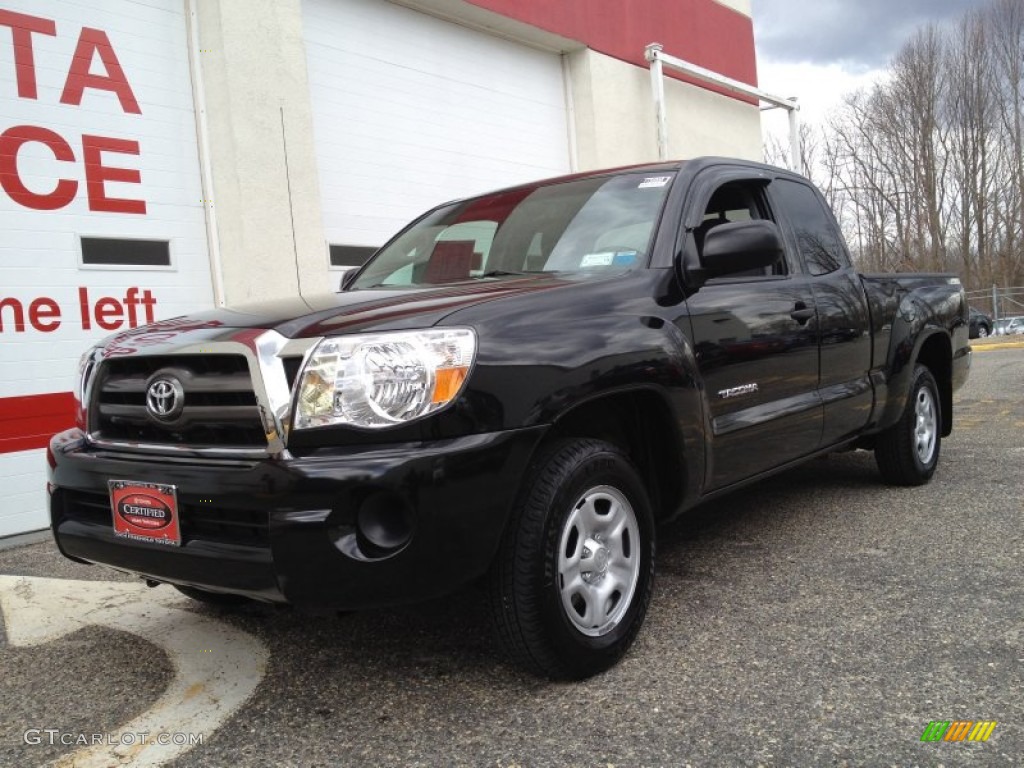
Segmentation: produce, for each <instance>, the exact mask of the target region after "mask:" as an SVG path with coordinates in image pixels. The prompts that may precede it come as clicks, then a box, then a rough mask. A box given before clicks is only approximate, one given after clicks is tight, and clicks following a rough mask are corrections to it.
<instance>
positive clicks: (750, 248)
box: [702, 219, 782, 277]
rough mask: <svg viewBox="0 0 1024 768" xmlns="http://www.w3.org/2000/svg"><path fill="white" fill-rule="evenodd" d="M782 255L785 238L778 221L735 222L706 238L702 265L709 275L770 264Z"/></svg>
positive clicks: (719, 227)
mask: <svg viewBox="0 0 1024 768" xmlns="http://www.w3.org/2000/svg"><path fill="white" fill-rule="evenodd" d="M781 256H782V237H781V236H780V235H779V228H778V227H777V226H776V224H775V222H774V221H766V220H764V219H756V220H754V221H734V222H730V223H728V224H721V225H719V226H717V227H715V228H714V229H712V230H710V231H709V232H708V234H707V236H706V237H705V238H704V254H703V257H702V262H703V264H702V266H703V267H704V269H705V271H706V272H707V273H708V275H707V276H708V277H719V276H722V275H728V274H730V273H733V272H745V271H747V270H748V269H761V268H763V267H769V266H771V265H772V264H774V263H775V262H776V261H778V260H779V258H781Z"/></svg>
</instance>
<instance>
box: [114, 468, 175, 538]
mask: <svg viewBox="0 0 1024 768" xmlns="http://www.w3.org/2000/svg"><path fill="white" fill-rule="evenodd" d="M107 485H108V486H109V488H110V508H111V511H112V512H113V515H114V533H115V535H117V536H120V537H121V538H123V539H128V540H130V541H142V542H147V543H152V544H167V545H170V546H174V547H177V546H181V526H180V525H179V520H178V495H177V488H176V487H175V486H173V485H163V484H162V483H140V482H135V481H134V480H109V481H108V482H107Z"/></svg>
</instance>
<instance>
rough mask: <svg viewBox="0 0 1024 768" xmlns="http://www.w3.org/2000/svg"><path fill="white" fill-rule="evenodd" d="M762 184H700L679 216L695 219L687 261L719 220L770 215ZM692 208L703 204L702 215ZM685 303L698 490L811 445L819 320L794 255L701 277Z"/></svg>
mask: <svg viewBox="0 0 1024 768" xmlns="http://www.w3.org/2000/svg"><path fill="white" fill-rule="evenodd" d="M698 179H699V177H698ZM765 184H766V180H765V179H751V180H731V181H726V182H724V183H721V184H720V185H718V186H716V187H713V189H709V193H710V196H709V197H706V199H705V201H704V202H703V203H702V202H701V201H700V200H699V199H698V200H696V201H691V203H688V205H687V208H688V212H687V213H686V214H685V216H686V222H687V223H688V224H693V222H694V221H695V220H697V219H696V217H697V216H698V215H699V217H700V218H699V220H700V223H699V224H696V225H695V226H687V227H686V233H685V235H684V237H685V238H686V241H685V242H684V244H683V247H684V248H686V249H690V250H689V252H687V253H686V254H685V258H686V259H688V260H690V261H689V262H688V263H693V261H692V260H693V259H698V260H699V259H700V257H701V251H702V248H703V242H704V237H705V235H706V234H707V232H709V231H710V230H711V229H712V228H714V227H716V226H718V225H719V224H722V223H725V222H731V221H741V220H744V219H771V220H774V216H773V214H772V211H771V208H770V206H769V201H768V199H767V198H766V195H765ZM700 188H702V187H701V185H695V189H700ZM706 194H707V193H706ZM692 205H696V206H701V205H703V214H700V209H699V208H698V210H697V211H694V210H693V209H692ZM686 303H687V307H688V309H689V318H688V323H689V325H690V329H689V330H690V333H689V334H688V335H689V336H690V338H691V339H692V342H693V346H694V351H695V354H696V359H697V365H698V369H699V371H700V374H701V376H702V377H703V381H704V387H705V398H706V403H707V408H708V416H709V422H710V423H709V424H708V427H709V429H710V432H711V434H710V439H709V440H708V445H709V446H710V448H709V451H708V454H707V470H706V471H707V475H706V478H705V480H706V483H705V488H706V489H707V490H714V489H717V488H722V487H724V486H727V485H729V484H731V483H734V482H737V481H739V480H743V479H745V478H748V477H751V476H752V475H755V474H757V473H758V472H762V471H764V470H768V469H771V468H773V467H777V466H779V465H782V464H785V463H786V462H788V461H790V460H792V459H796V458H798V457H800V456H804V455H806V454H808V453H811V452H812V451H814V450H815V449H816V448H817V447H818V444H819V441H820V437H821V428H822V409H821V401H820V399H819V397H818V391H817V386H818V326H817V322H816V316H815V305H814V293H813V291H812V288H811V285H810V280H809V277H808V275H807V274H806V273H804V272H803V270H802V269H801V267H800V262H799V260H798V259H795V258H793V254H787V256H786V257H785V258H784V259H780V260H779V261H778V262H777V263H776V264H775V265H774V266H772V267H766V268H764V269H762V270H756V271H755V272H754V273H743V274H731V275H726V276H723V277H717V278H714V279H711V280H708V281H707V282H706V283H704V285H702V286H701V287H700V289H699V290H698V291H697V292H696V293H694V294H692V295H690V296H689V297H688V298H687V300H686ZM681 320H682V318H681ZM684 332H685V331H684Z"/></svg>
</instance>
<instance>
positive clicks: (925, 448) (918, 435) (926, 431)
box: [914, 388, 938, 464]
mask: <svg viewBox="0 0 1024 768" xmlns="http://www.w3.org/2000/svg"><path fill="white" fill-rule="evenodd" d="M914 413H915V416H916V419H915V424H914V440H915V442H916V448H917V458H918V459H919V460H920V462H921V463H922V464H928V462H930V461H931V460H932V456H933V455H934V454H935V437H936V434H937V433H938V416H937V414H936V410H935V398H934V397H932V393H931V390H929V389H928V388H922V389H921V390H920V391H919V392H918V393H917V399H916V402H915V404H914Z"/></svg>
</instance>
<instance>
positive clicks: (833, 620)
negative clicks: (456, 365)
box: [0, 348, 1024, 768]
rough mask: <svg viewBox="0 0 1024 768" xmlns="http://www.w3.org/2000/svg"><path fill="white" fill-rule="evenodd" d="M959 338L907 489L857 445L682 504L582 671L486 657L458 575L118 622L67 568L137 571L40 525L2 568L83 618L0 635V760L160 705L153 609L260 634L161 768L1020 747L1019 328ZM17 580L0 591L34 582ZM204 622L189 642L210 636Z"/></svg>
mask: <svg viewBox="0 0 1024 768" xmlns="http://www.w3.org/2000/svg"><path fill="white" fill-rule="evenodd" d="M974 357H975V360H974V369H973V371H972V373H971V377H970V380H969V382H968V384H967V386H966V387H965V388H964V389H963V390H961V392H959V393H958V395H957V398H956V416H955V430H954V433H953V435H952V436H951V437H950V438H948V439H947V440H945V441H944V442H943V444H942V457H941V462H940V467H939V470H938V472H937V474H936V476H935V478H934V479H933V481H932V482H931V483H930V484H929V485H927V486H925V487H923V488H914V489H895V488H890V487H886V486H883V485H882V484H881V482H880V480H879V476H878V473H877V470H876V468H875V465H874V460H873V457H872V456H871V455H870V454H868V453H864V452H853V453H845V454H839V455H834V456H830V457H828V458H825V459H820V460H816V461H813V462H811V463H809V464H807V465H805V466H803V467H801V468H799V469H796V470H793V471H790V472H787V473H786V474H784V475H781V476H778V477H776V478H774V479H771V480H768V481H765V482H762V483H760V484H758V485H756V486H752V487H750V488H748V489H746V490H743V491H740V492H737V493H735V494H733V495H732V496H729V497H727V498H724V499H722V500H720V501H718V502H715V503H713V504H709V505H707V506H705V507H703V508H701V509H699V510H697V511H696V512H694V513H693V514H692V515H691V516H689V517H687V518H686V519H685V520H683V521H682V522H680V523H678V524H676V525H674V526H673V527H671V528H669V529H667V530H663V531H662V532H661V535H660V539H659V542H658V566H657V582H656V587H655V595H654V600H653V602H652V606H651V611H650V614H649V616H648V619H647V623H646V625H645V627H644V630H643V631H642V633H641V635H640V638H639V640H638V642H637V644H636V646H635V647H634V649H633V650H632V651H631V653H630V654H629V655H628V656H627V657H626V659H625V660H624V661H623V662H622V663H621V664H620V665H619V666H617V667H616V668H614V669H612V670H611V671H609V672H607V673H605V674H603V675H600V676H598V677H596V678H594V679H591V680H588V681H586V682H582V683H573V684H567V683H550V682H547V681H544V680H540V679H537V678H534V677H530V676H528V675H525V674H522V673H520V672H518V671H517V670H516V669H514V668H511V667H509V666H508V665H506V664H505V663H504V661H503V660H502V659H501V658H500V657H499V656H498V655H497V654H496V651H495V649H494V647H493V645H492V643H491V640H490V637H489V635H488V630H487V622H486V613H485V611H484V609H483V607H482V598H481V595H480V594H478V593H477V592H476V591H474V590H472V589H470V590H467V591H466V592H465V593H463V594H460V595H458V596H456V597H454V598H451V599H448V600H444V601H438V602H434V603H430V604H427V605H420V606H416V607H411V608H405V609H401V610H388V611H371V612H365V613H357V614H349V615H344V616H339V617H334V616H330V617H312V616H304V615H302V614H298V613H295V612H293V611H290V610H287V609H275V608H272V607H269V606H257V605H254V606H252V607H249V608H246V609H244V610H242V611H240V612H237V613H234V614H231V613H221V612H218V611H216V610H213V609H210V608H206V607H202V606H198V605H194V604H190V603H188V602H186V601H184V599H183V600H182V601H181V602H180V603H174V604H173V607H171V608H167V607H165V606H164V603H161V602H159V601H154V602H153V603H152V605H150V606H149V607H148V608H146V609H145V610H142V611H139V610H136V614H137V616H136V618H134V619H132V620H131V621H134V622H136V623H134V624H132V623H131V622H129V621H128V620H127V619H124V620H120V619H119V620H118V621H120V623H118V621H115V620H113V619H110V618H104V616H112V615H114V614H112V613H111V611H112V610H113V609H114V607H116V606H114V605H113V604H114V603H115V602H117V601H116V600H115V599H114V598H105V597H102V595H100V597H99V598H97V597H96V595H94V594H92V593H91V592H90V590H89V585H85V587H82V586H81V585H75V583H74V582H70V581H69V582H66V583H65V582H63V580H90V581H115V582H123V583H124V584H125V585H126V588H127V587H129V586H131V585H133V584H134V583H135V582H133V580H130V579H128V578H127V577H124V576H121V575H118V574H116V573H113V572H108V571H106V570H105V569H100V568H97V567H87V566H83V565H77V564H75V563H72V562H69V561H66V560H64V559H62V558H61V557H60V555H59V554H58V553H57V551H56V548H55V547H54V546H53V544H52V543H50V542H49V541H42V542H38V543H30V544H27V545H25V546H21V547H16V548H11V549H6V550H3V551H0V574H7V575H15V576H32V577H43V579H44V581H39V582H33V583H35V584H37V585H45V586H46V588H47V589H52V590H61V589H66V593H67V597H66V598H65V599H64V602H63V603H62V604H61V606H59V607H55V611H59V612H60V613H61V616H58V617H56V618H55V619H54V621H58V620H62V619H61V617H62V616H63V615H64V614H67V615H68V616H74V615H77V616H78V619H76V620H78V621H79V623H77V624H69V625H68V626H67V627H64V628H63V629H61V630H60V633H57V634H54V635H53V638H52V639H48V640H47V639H45V638H44V639H43V640H42V641H39V642H36V644H26V643H25V642H22V641H19V642H18V643H17V644H15V643H14V642H13V641H12V638H15V637H16V633H15V632H14V631H13V630H12V627H11V626H7V629H6V631H0V765H3V766H31V765H41V764H46V763H48V762H50V761H52V760H57V759H61V758H62V757H63V759H64V760H67V761H70V760H79V757H74V756H75V755H80V754H81V753H80V752H76V750H81V748H82V747H81V745H80V744H62V743H61V741H60V738H59V737H60V736H62V735H65V734H78V735H81V734H102V733H107V732H111V731H114V730H115V729H117V728H118V727H119V726H121V725H122V724H124V723H125V722H126V721H129V720H131V719H132V718H138V717H141V716H142V715H143V714H145V713H147V712H149V711H151V710H152V709H153V708H154V707H158V705H160V703H161V702H162V701H163V700H164V699H162V698H161V697H166V696H167V695H168V694H167V693H166V691H167V690H168V689H169V688H173V684H172V683H173V681H174V680H175V679H176V677H175V676H176V675H178V674H180V672H181V667H182V665H186V666H188V665H190V664H191V663H192V662H191V661H190V659H189V658H188V657H187V654H186V657H185V658H180V657H178V658H176V657H174V656H173V653H179V654H180V653H181V652H180V651H173V650H172V651H168V650H166V647H170V646H168V644H167V643H166V642H164V640H165V639H164V638H163V637H160V636H157V635H156V634H155V632H156V631H155V630H152V629H150V630H147V631H148V632H149V633H150V635H149V636H148V637H146V636H140V635H139V634H138V633H140V632H143V631H144V630H143V629H141V627H144V626H149V627H152V626H155V625H154V624H153V622H155V621H159V620H160V619H161V617H162V616H164V612H166V611H172V610H173V611H177V612H178V614H176V615H180V616H181V617H184V618H182V619H181V620H180V621H177V620H176V621H177V623H178V624H179V625H182V622H185V624H184V625H187V622H188V618H189V616H190V615H191V616H192V617H193V618H195V619H197V620H202V621H203V622H205V624H207V625H209V624H211V623H219V624H223V625H226V627H227V628H228V629H229V630H232V631H234V630H240V631H242V632H244V633H248V634H250V635H252V636H254V637H255V638H256V639H257V640H258V641H259V642H260V643H262V644H263V645H264V646H265V648H266V649H267V651H268V652H269V661H268V662H266V663H265V664H263V663H262V662H261V663H260V664H254V665H249V666H247V665H244V664H241V665H235V666H232V667H231V669H227V670H224V675H225V676H226V677H230V676H231V675H232V674H245V675H248V676H250V677H252V676H253V675H257V676H258V677H259V676H261V677H259V680H258V681H257V680H256V679H250V680H249V681H248V682H251V683H253V684H256V686H257V687H256V690H255V694H254V695H252V697H251V698H250V699H248V701H246V702H245V703H242V704H241V705H240V706H239V707H238V708H237V709H234V710H232V711H230V712H228V711H227V710H224V711H223V712H220V718H221V720H220V722H219V723H218V722H217V718H216V717H214V714H211V716H210V721H209V722H208V723H206V724H205V725H200V726H198V728H197V726H195V722H196V721H190V722H192V725H191V726H190V728H191V729H197V730H199V731H200V732H201V736H202V742H203V743H202V744H201V745H198V746H195V747H193V748H191V749H187V750H183V751H180V752H179V753H178V754H177V756H176V757H173V758H172V759H171V760H170V762H168V763H167V764H168V765H172V766H178V767H180V768H185V766H225V765H232V766H237V767H239V768H242V767H243V766H318V765H319V766H344V765H373V766H390V765H394V766H406V765H424V766H435V765H436V766H448V765H467V766H495V767H501V768H511V767H512V766H574V765H578V766H608V765H613V766H686V765H691V766H756V765H764V766H940V765H941V766H959V765H971V766H1002V765H1005V766H1012V765H1020V764H1021V763H1022V758H1024V697H1022V691H1024V569H1022V568H1021V559H1022V555H1024V525H1022V523H1024V350H1022V349H1007V348H994V349H988V350H985V351H983V352H978V353H977V354H975V356H974ZM45 579H49V580H62V581H61V582H59V583H57V582H53V581H45ZM27 584H29V582H18V583H16V584H14V586H13V587H11V590H12V591H11V594H12V595H13V594H14V593H15V592H16V591H20V592H19V594H21V595H22V597H23V598H24V597H25V595H30V594H31V595H41V594H43V592H42V591H37V592H31V590H30V588H29V586H26V585H27ZM94 586H95V589H96V590H99V585H94ZM39 589H40V590H41V589H42V587H41V586H40V587H39ZM26 590H28V591H26ZM76 590H77V591H76ZM161 591H164V592H167V591H170V588H169V587H158V588H157V589H156V590H152V591H151V594H154V595H155V594H157V593H158V592H161ZM97 594H99V593H97ZM140 594H141V595H142V596H143V597H142V598H140V599H144V598H145V593H144V592H141V591H140ZM76 596H77V597H76ZM12 599H13V598H12ZM130 599H131V600H134V599H136V598H134V597H130V596H129V597H125V598H124V600H126V601H127V600H130ZM90 600H92V601H93V602H90ZM30 603H31V601H30V600H28V599H27V598H25V604H26V605H28V604H30ZM7 604H8V603H5V606H6V605H7ZM125 605H128V603H125ZM76 606H78V608H76ZM76 611H78V613H77V614H76ZM103 611H106V612H107V613H103ZM26 615H27V614H26ZM138 616H142V618H141V619H139V618H138ZM6 619H7V621H8V622H9V623H13V622H12V618H11V615H7V616H6ZM17 620H18V621H22V622H27V623H31V622H32V621H35V620H36V619H29V618H23V617H21V616H19V618H18V619H17ZM68 621H71V619H70V618H69V619H68ZM91 621H97V622H99V623H96V624H91V623H90V622H91ZM104 622H106V623H104ZM140 622H141V623H140ZM145 622H149V624H146V623H145ZM197 626H198V625H197ZM118 627H121V628H118ZM124 627H127V629H124ZM198 631H199V630H197V632H198ZM196 637H197V638H200V637H204V638H205V637H206V636H205V635H199V634H197V635H196ZM197 643H199V640H198V639H197ZM207 644H209V645H211V648H199V647H197V648H196V649H195V653H196V654H199V653H216V652H217V651H216V648H217V647H216V646H213V644H212V642H211V643H207ZM165 646H166V647H165ZM195 658H199V657H198V656H196V657H195ZM233 664H234V663H233ZM257 668H258V672H254V671H253V669H257ZM200 687H201V686H200ZM189 691H192V693H194V691H193V690H192V689H191V688H190V689H189ZM189 695H191V694H189V693H186V694H185V696H184V698H187V697H188V696H189ZM956 720H970V721H996V723H997V725H996V726H995V728H994V730H993V731H992V735H991V736H990V738H989V739H988V740H987V741H985V742H974V743H972V742H966V741H965V742H953V741H951V742H946V741H939V742H922V741H921V736H922V733H923V732H924V730H925V728H926V727H927V726H928V724H929V722H931V721H956ZM133 722H134V721H133ZM173 725H174V724H173V723H171V724H169V725H168V730H173ZM47 729H49V730H50V731H52V732H56V733H57V734H58V738H57V739H56V743H55V744H52V745H51V744H50V743H47V737H46V735H45V732H46V730H47ZM204 729H205V730H204ZM30 730H31V731H33V733H34V732H36V731H39V732H41V734H34V735H29V736H28V737H26V731H30ZM190 732H192V731H190ZM37 737H38V739H37ZM36 741H38V742H39V743H27V742H36ZM125 754H126V757H125V758H124V761H125V762H124V764H126V765H129V764H132V762H131V761H132V759H133V758H132V757H131V755H130V754H129V753H125ZM80 762H81V764H88V763H87V762H86V761H85V760H84V759H82V760H80ZM68 764H70V763H68ZM93 764H97V765H102V764H104V763H103V762H102V761H101V762H94V763H93ZM106 764H111V763H110V762H107V763H106ZM154 764H156V763H154Z"/></svg>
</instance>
